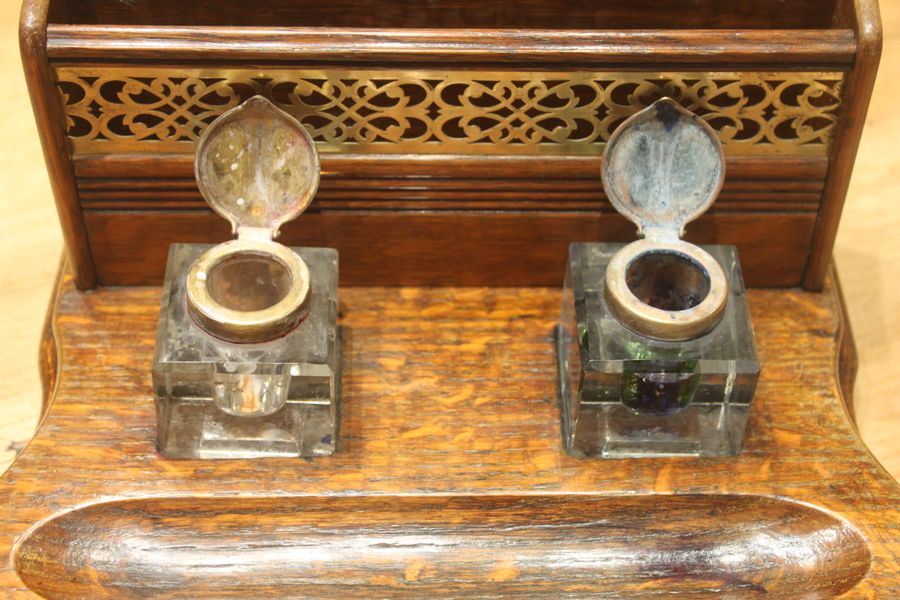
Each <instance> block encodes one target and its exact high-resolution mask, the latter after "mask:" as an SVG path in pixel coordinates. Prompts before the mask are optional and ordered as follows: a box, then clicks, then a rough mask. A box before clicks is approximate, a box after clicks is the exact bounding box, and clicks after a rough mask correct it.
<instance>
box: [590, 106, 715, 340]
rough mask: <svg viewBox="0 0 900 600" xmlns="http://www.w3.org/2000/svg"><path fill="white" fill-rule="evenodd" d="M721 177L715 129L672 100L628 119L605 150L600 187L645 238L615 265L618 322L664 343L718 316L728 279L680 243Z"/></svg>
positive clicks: (609, 273) (612, 296) (611, 290)
mask: <svg viewBox="0 0 900 600" xmlns="http://www.w3.org/2000/svg"><path fill="white" fill-rule="evenodd" d="M724 179H725V159H724V154H723V152H722V146H721V144H720V143H719V139H718V137H716V133H715V132H714V131H713V130H712V128H711V127H710V126H709V125H707V124H706V123H705V122H704V121H703V120H702V119H700V117H698V116H696V115H694V114H693V113H691V112H689V111H687V110H685V109H683V108H682V107H681V106H679V105H678V104H676V103H675V102H674V101H673V100H671V99H669V98H663V99H662V100H658V101H656V102H655V103H653V104H652V105H650V106H649V107H647V108H646V109H644V110H642V111H641V112H639V113H637V114H636V115H634V116H632V117H630V118H629V119H627V120H626V121H624V122H623V123H622V124H621V125H620V126H619V127H618V128H617V129H616V131H615V132H614V133H613V135H612V137H610V140H609V144H608V145H607V147H606V151H605V152H604V154H603V188H604V189H605V190H606V195H607V196H608V197H609V200H610V202H611V203H612V204H613V206H614V207H615V208H616V210H618V211H619V212H620V213H621V214H622V215H624V216H625V217H626V218H628V219H630V220H631V221H632V222H634V223H635V224H636V225H637V226H638V232H639V233H640V234H641V235H642V236H643V237H644V239H642V240H638V241H636V242H633V243H631V244H628V245H627V246H625V247H624V248H622V249H621V250H619V251H618V252H616V254H615V255H613V257H612V259H610V262H609V265H608V266H607V269H606V276H605V286H604V294H605V296H606V299H607V301H608V302H609V305H610V307H611V308H612V310H613V312H614V313H615V314H616V317H617V318H618V320H619V322H620V323H622V324H623V325H625V326H626V327H628V328H629V329H631V330H633V331H635V332H637V333H640V334H642V335H646V336H649V337H653V338H656V339H660V340H666V341H684V340H689V339H693V338H696V337H699V336H701V335H704V334H706V333H708V332H710V331H711V330H712V329H713V328H714V327H715V326H716V325H717V324H718V323H719V321H720V320H721V319H722V316H723V314H724V312H725V306H726V300H727V295H728V280H727V279H726V277H725V272H724V271H723V270H722V267H721V266H720V265H719V263H718V262H716V260H715V259H714V258H713V257H712V256H711V255H710V254H709V253H708V252H706V251H705V250H703V249H702V248H700V247H698V246H695V245H693V244H691V243H688V242H686V241H683V240H682V239H681V236H682V234H683V233H684V226H685V225H686V224H687V223H689V222H690V221H693V220H694V219H696V218H697V217H699V216H700V215H701V214H703V212H704V211H706V209H707V208H709V206H710V205H711V204H712V203H713V201H715V199H716V196H718V194H719V190H720V189H721V188H722V182H723V181H724Z"/></svg>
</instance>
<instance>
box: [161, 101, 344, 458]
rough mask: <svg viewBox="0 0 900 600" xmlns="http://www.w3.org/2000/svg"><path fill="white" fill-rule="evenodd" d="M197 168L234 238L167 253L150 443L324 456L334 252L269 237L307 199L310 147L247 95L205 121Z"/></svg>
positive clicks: (331, 446) (333, 366)
mask: <svg viewBox="0 0 900 600" xmlns="http://www.w3.org/2000/svg"><path fill="white" fill-rule="evenodd" d="M195 174H196V178H197V184H198V187H199V189H200V192H201V194H202V195H203V197H204V198H205V199H206V202H207V203H208V204H209V205H210V206H211V207H212V208H213V210H215V211H216V212H217V213H218V214H220V215H221V216H223V217H224V218H226V219H228V221H229V222H230V223H231V224H232V229H233V232H234V233H236V234H237V239H234V240H231V241H229V242H225V243H223V244H219V245H217V246H210V245H201V244H173V245H172V246H171V248H170V249H169V260H168V265H167V267H166V277H165V284H164V288H163V299H162V305H161V309H160V317H159V326H158V329H157V335H156V352H155V355H154V359H153V386H154V392H155V395H156V407H157V427H158V438H159V451H160V453H161V454H162V455H163V456H166V457H170V458H254V457H265V456H304V457H308V456H321V455H328V454H332V453H333V452H334V450H335V444H336V441H337V433H338V422H339V401H340V343H339V341H340V340H339V335H338V328H337V282H338V254H337V251H336V250H334V249H332V248H288V247H286V246H283V245H281V244H279V243H277V242H275V241H274V238H275V237H276V236H277V235H278V233H279V229H280V227H281V225H282V224H284V223H285V222H286V221H289V220H291V219H293V218H295V217H297V216H298V215H299V214H300V213H302V212H303V210H304V209H305V208H306V207H307V206H308V205H309V203H310V202H311V201H312V198H313V196H314V195H315V192H316V188H317V187H318V181H319V159H318V155H317V154H316V149H315V145H314V143H313V141H312V139H311V138H310V136H309V134H308V133H307V132H306V130H305V129H304V127H303V126H302V125H301V124H300V123H298V122H297V121H296V120H295V119H293V118H292V117H290V116H289V115H287V114H285V113H284V112H282V111H281V110H279V109H278V108H276V107H275V106H274V105H273V104H272V103H271V102H269V101H268V100H266V99H265V98H263V97H261V96H257V97H254V98H251V99H249V100H247V101H246V102H245V103H244V104H242V105H240V106H238V107H236V108H234V109H232V110H230V111H228V112H227V113H225V114H223V115H222V116H221V117H219V118H218V119H216V121H214V122H213V123H212V124H211V125H210V126H209V127H208V128H207V129H206V131H205V132H204V133H203V136H202V137H201V139H200V142H199V144H198V146H197V154H196V159H195Z"/></svg>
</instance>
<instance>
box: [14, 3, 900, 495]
mask: <svg viewBox="0 0 900 600" xmlns="http://www.w3.org/2000/svg"><path fill="white" fill-rule="evenodd" d="M881 9H882V17H883V20H884V54H883V58H882V62H881V69H880V73H879V77H878V81H877V83H876V87H875V93H874V96H873V100H872V105H871V108H870V111H869V117H868V120H867V122H866V130H865V133H864V135H863V141H862V145H861V147H860V152H859V157H858V159H857V166H856V170H855V172H854V176H853V181H852V184H851V187H850V194H849V197H848V200H847V205H846V208H845V210H844V216H843V220H842V222H841V228H840V232H839V234H838V240H837V247H836V252H835V260H836V262H837V266H838V272H839V275H840V278H841V282H842V284H843V289H844V294H845V297H846V301H847V305H848V309H849V312H850V320H851V324H852V326H853V330H854V334H855V336H856V343H857V347H858V351H859V360H860V368H859V377H858V380H857V385H856V393H855V406H856V415H857V421H858V425H859V429H860V432H861V434H862V437H863V439H864V440H865V441H866V443H867V444H868V445H869V447H870V448H871V450H872V452H873V453H874V454H875V456H876V457H877V458H878V459H879V460H880V461H881V462H882V463H883V464H884V465H885V467H886V468H887V469H888V470H889V471H890V472H891V473H892V474H893V475H894V477H896V478H900V436H897V435H896V431H897V428H898V425H900V404H898V403H897V402H896V401H895V400H894V397H895V389H896V385H895V383H894V382H895V380H896V379H897V378H898V377H900V311H897V310H896V307H897V306H898V304H900V285H897V282H898V280H900V234H897V233H896V232H897V230H898V229H900V208H898V207H897V206H896V205H895V203H894V200H895V199H896V198H900V153H898V152H897V151H896V144H897V140H900V112H898V111H897V110H896V108H895V107H894V103H895V99H894V96H893V94H894V93H897V92H898V91H900V82H898V78H897V77H895V75H896V74H897V68H896V65H898V64H900V0H881ZM18 16H19V1H18V0H0V90H2V93H0V181H2V183H3V185H2V189H3V192H4V196H5V198H4V199H3V200H2V201H0V281H4V282H5V286H4V287H3V288H0V289H2V291H0V331H3V332H4V334H5V340H4V341H5V343H4V344H2V345H0V365H3V367H4V370H5V373H6V376H5V377H3V378H0V471H2V470H4V469H5V468H6V466H7V465H8V464H9V463H10V462H11V461H12V459H13V458H14V457H15V455H16V453H17V451H18V450H20V449H21V448H22V447H24V445H25V443H27V440H28V439H29V438H30V437H31V435H32V433H33V431H34V429H35V427H36V424H37V421H38V417H39V408H40V402H41V397H42V391H41V386H40V380H39V378H38V372H37V355H38V343H39V339H40V331H41V326H42V324H43V320H44V314H45V310H46V307H47V304H48V302H49V299H50V292H51V287H52V285H53V283H54V281H55V274H56V271H57V267H58V263H59V256H60V254H61V252H62V239H61V235H60V230H59V226H58V224H57V218H56V211H55V208H54V205H53V200H52V197H51V194H50V186H49V182H48V181H47V173H46V171H45V169H44V162H43V158H42V156H41V150H40V146H39V144H38V138H37V131H36V128H35V125H34V119H33V117H32V114H31V107H30V104H29V101H28V97H27V93H26V91H25V82H24V79H23V76H22V71H21V65H20V62H19V52H18V45H17V35H16V28H17V24H18Z"/></svg>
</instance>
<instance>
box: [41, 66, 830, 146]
mask: <svg viewBox="0 0 900 600" xmlns="http://www.w3.org/2000/svg"><path fill="white" fill-rule="evenodd" d="M56 73H57V78H58V85H59V89H60V92H61V95H62V99H63V103H64V105H65V112H66V115H67V120H68V133H69V137H70V138H71V140H72V143H73V150H74V152H76V153H152V152H184V153H192V152H193V151H194V142H196V141H197V139H198V138H199V136H200V134H201V133H202V131H203V129H204V128H205V127H206V125H207V124H208V123H210V122H211V121H212V120H213V119H215V118H216V117H217V116H218V115H219V114H221V113H222V112H224V111H225V110H228V109H229V108H232V107H234V106H236V105H238V104H239V103H241V102H242V101H243V100H246V99H247V98H249V97H250V96H253V95H255V94H262V95H264V96H266V97H268V98H270V99H271V100H273V101H274V102H275V103H276V104H277V105H278V106H280V107H281V108H284V109H285V110H287V111H288V112H290V113H292V114H293V115H295V116H296V117H297V118H298V119H300V120H301V121H302V122H303V123H304V124H305V125H306V126H307V127H309V128H310V130H311V132H312V135H313V137H314V138H315V140H316V141H317V142H318V145H319V150H320V151H322V152H344V153H353V152H357V153H358V152H377V153H388V154H401V153H403V154H405V153H432V154H433V153H448V154H495V155H497V154H500V155H502V154H551V155H565V154H581V155H584V154H600V153H601V152H602V151H603V145H604V143H605V142H606V140H607V139H608V138H609V135H610V133H611V131H613V130H614V129H615V127H616V126H617V125H618V124H619V123H620V122H621V121H622V120H623V119H625V118H626V117H628V116H629V115H631V114H633V113H634V112H636V111H638V110H639V109H641V108H643V107H645V106H647V105H648V104H650V103H652V102H653V101H654V100H656V99H657V98H659V97H661V96H671V97H673V98H675V99H676V100H678V101H679V102H680V103H681V104H683V105H684V106H685V107H687V108H688V109H690V110H692V111H694V112H696V113H698V114H700V115H702V116H703V118H704V119H706V120H707V121H708V122H709V123H710V124H711V125H712V126H713V127H714V128H715V129H716V130H717V131H718V132H719V135H720V138H721V140H722V142H723V144H724V145H725V148H726V152H727V153H728V154H731V155H746V154H785V155H790V154H794V155H796V154H804V155H808V154H817V155H822V154H826V153H827V151H828V147H829V144H830V142H831V135H832V131H833V129H834V125H835V123H836V121H837V118H838V112H839V110H840V98H841V85H842V82H843V74H842V73H838V72H835V73H809V72H784V73H759V72H741V73H733V72H732V73H727V72H719V73H689V72H682V73H653V74H648V73H634V72H607V73H584V72H578V73H571V72H569V73H567V72H515V71H411V72H410V71H403V72H397V71H393V70H387V71H379V70H366V71H359V70H339V69H334V70H310V69H300V68H291V69H286V68H277V69H261V70H259V69H228V70H222V69H207V68H195V69H189V68H177V69H175V68H172V69H161V68H158V67H154V68H149V67H130V68H118V67H116V68H112V67H102V66H66V67H59V68H57V70H56Z"/></svg>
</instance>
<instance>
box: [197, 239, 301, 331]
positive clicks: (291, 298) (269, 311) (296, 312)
mask: <svg viewBox="0 0 900 600" xmlns="http://www.w3.org/2000/svg"><path fill="white" fill-rule="evenodd" d="M246 254H252V255H256V256H261V257H264V258H266V259H269V260H273V261H277V262H279V263H281V265H283V266H284V267H285V268H286V269H287V271H288V273H289V274H290V277H291V284H290V287H289V288H288V291H287V293H286V294H285V296H284V297H283V298H281V299H280V300H279V301H278V302H276V303H275V304H273V305H272V306H269V307H266V308H263V309H260V310H252V311H242V310H235V309H232V308H228V307H226V306H223V305H222V304H221V303H219V302H218V301H217V300H216V299H215V298H213V296H212V294H210V292H209V289H208V287H207V274H208V273H209V271H210V269H212V268H213V267H215V266H216V265H217V264H219V263H221V262H222V261H224V260H226V259H228V258H231V257H236V256H240V255H246ZM185 288H186V297H187V298H186V299H187V308H188V313H189V314H190V316H191V317H192V318H193V320H194V322H195V323H196V324H197V325H198V326H199V327H200V328H201V329H203V330H204V331H206V332H207V333H209V334H210V335H213V336H216V337H218V338H221V339H223V340H226V341H229V342H235V343H253V342H264V341H268V340H272V339H275V338H278V337H280V336H282V335H284V334H286V333H288V332H289V331H290V330H292V329H293V328H294V327H296V326H297V325H298V324H299V323H300V322H301V321H302V320H303V318H304V317H305V316H306V313H307V312H308V302H309V296H310V276H309V267H308V266H307V265H306V262H305V261H304V260H303V259H302V258H301V257H300V256H299V255H298V254H297V253H295V252H294V251H293V250H291V249H290V248H288V247H286V246H283V245H282V244H279V243H277V242H273V241H271V240H260V239H236V240H232V241H230V242H225V243H224V244H219V245H217V246H214V247H212V248H210V249H209V250H207V251H206V252H204V253H203V254H202V255H201V256H200V257H199V258H198V259H197V260H196V261H194V263H193V264H192V265H191V268H190V269H189V270H188V274H187V279H186V286H185Z"/></svg>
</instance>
